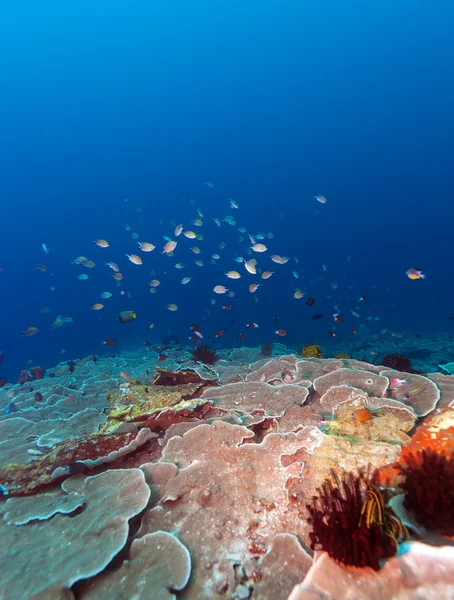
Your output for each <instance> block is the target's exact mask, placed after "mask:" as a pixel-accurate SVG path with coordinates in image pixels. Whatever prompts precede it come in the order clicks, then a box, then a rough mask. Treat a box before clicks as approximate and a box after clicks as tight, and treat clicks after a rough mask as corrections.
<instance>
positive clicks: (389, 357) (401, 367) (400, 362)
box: [381, 354, 413, 373]
mask: <svg viewBox="0 0 454 600" xmlns="http://www.w3.org/2000/svg"><path fill="white" fill-rule="evenodd" d="M381 364H382V365H383V366H385V367H388V368H389V369H394V370H395V371H403V372H404V373H412V372H413V369H412V366H411V360H410V359H409V358H407V357H406V356H403V355H402V354H386V355H385V356H384V357H383V360H382V362H381Z"/></svg>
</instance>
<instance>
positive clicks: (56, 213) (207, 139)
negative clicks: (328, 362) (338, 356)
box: [0, 0, 454, 381]
mask: <svg viewBox="0 0 454 600" xmlns="http://www.w3.org/2000/svg"><path fill="white" fill-rule="evenodd" d="M453 26H454V8H453V6H452V4H451V3H448V2H443V1H442V2H437V3H436V5H435V4H433V3H428V2H424V1H416V2H415V1H411V2H410V1H407V0H399V1H398V2H396V1H395V0H384V1H382V2H380V3H364V2H360V1H350V2H336V1H334V0H333V1H325V0H317V1H311V2H306V1H294V0H289V1H288V2H285V3H283V2H275V1H271V2H258V1H257V0H250V1H249V2H243V1H238V0H232V1H230V2H228V3H224V2H213V1H207V0H204V1H200V0H195V1H193V2H182V1H176V2H163V1H161V0H155V1H153V2H145V1H137V2H128V3H127V2H119V1H118V0H109V1H100V2H91V1H90V2H89V1H86V0H82V1H79V2H77V3H69V2H65V3H62V2H60V1H57V0H55V1H51V0H44V1H43V2H39V3H36V2H31V1H22V2H15V3H13V2H10V3H3V4H2V6H1V7H0V56H1V57H2V68H1V69H0V115H1V116H0V118H1V141H0V202H1V235H0V267H1V269H2V271H1V272H0V292H1V296H0V302H1V310H0V351H1V352H2V353H3V357H4V360H3V361H2V362H1V363H0V376H4V377H6V378H8V380H10V381H15V380H16V379H17V376H18V374H19V372H20V370H21V369H23V368H25V367H26V365H27V361H32V364H40V365H42V366H43V367H46V368H47V367H50V366H52V365H54V364H56V363H57V362H59V361H60V360H70V359H72V358H78V357H82V356H85V355H87V354H92V353H94V354H98V353H100V352H105V351H106V347H105V346H103V345H102V340H104V339H106V338H108V337H114V338H116V339H117V344H116V345H115V346H114V347H113V348H114V351H116V352H121V351H122V350H124V349H128V348H131V347H134V346H135V345H141V344H143V343H144V341H145V340H150V341H151V342H152V343H159V342H160V340H161V339H162V337H163V336H165V335H167V334H169V333H171V334H174V335H176V336H178V337H179V338H180V339H181V340H182V341H183V342H187V343H188V344H190V343H191V342H190V341H189V340H188V336H189V335H191V333H192V332H191V330H190V326H191V324H193V323H199V324H201V330H202V331H203V333H204V335H205V338H204V340H205V341H208V342H209V343H212V341H213V340H212V338H210V336H213V335H214V333H215V331H216V330H218V329H220V328H225V327H226V328H227V332H226V334H225V335H224V337H223V338H222V339H221V340H219V341H217V342H214V343H215V345H217V346H218V347H220V346H231V345H257V344H260V343H262V342H264V341H267V340H276V339H278V340H279V341H283V342H285V343H288V344H290V345H295V346H301V345H303V344H304V343H305V342H307V341H308V340H315V341H317V342H319V343H320V344H322V345H323V343H325V342H326V341H327V340H329V336H328V331H330V330H333V329H335V332H336V336H337V339H340V340H342V339H343V337H345V338H346V339H347V338H349V336H351V335H352V333H351V328H352V327H356V328H357V329H358V332H357V334H356V335H368V334H370V333H374V332H375V333H377V332H379V331H380V330H381V329H382V328H390V329H392V330H393V331H395V332H401V333H403V334H405V332H406V331H413V332H414V331H417V332H420V333H421V334H422V335H424V333H425V332H433V331H450V330H451V331H453V333H454V321H450V320H449V319H448V317H449V316H450V315H451V314H452V313H454V305H453V303H452V293H453V283H452V257H453V252H452V230H453V219H454V207H453V200H452V194H453V189H454V171H453V167H452V165H453V151H452V140H453V133H454V111H453V106H454V82H453V75H452V74H453V72H454V41H453V37H452V30H453ZM207 181H210V182H213V185H214V187H213V188H210V187H208V186H207V185H205V182H207ZM316 194H323V195H325V196H326V197H327V199H328V202H327V204H326V205H322V204H320V203H318V202H317V201H316V200H315V199H314V198H313V196H314V195H316ZM229 198H232V199H234V200H235V201H236V202H238V204H239V209H238V210H235V209H232V208H230V203H229V200H228V199H229ZM192 202H193V203H192ZM139 208H140V211H138V209H139ZM197 208H199V209H200V210H201V211H202V212H203V214H204V217H203V221H204V225H203V227H202V228H200V231H201V233H203V235H204V240H203V241H201V242H197V241H194V242H193V241H192V240H188V239H185V238H183V236H181V237H180V238H178V242H179V243H178V246H177V249H176V252H175V257H173V258H169V257H166V256H163V255H162V254H161V250H162V246H163V245H164V243H165V240H164V239H163V237H162V236H169V237H171V238H172V239H174V236H173V226H172V225H171V224H170V223H169V222H170V221H175V223H177V224H178V223H183V224H184V225H185V228H186V229H194V230H196V231H198V228H196V227H194V226H193V225H191V220H193V219H195V218H197V213H196V209H197ZM227 215H232V216H234V217H235V219H236V222H237V225H236V227H233V226H231V225H229V224H227V223H225V222H223V224H222V226H221V228H218V227H217V225H216V224H215V223H214V221H213V218H215V217H217V218H220V219H222V218H224V217H225V216H227ZM125 223H126V224H128V226H130V227H131V230H130V231H127V230H126V228H125ZM237 227H245V228H246V229H247V231H248V232H249V233H251V234H256V233H258V232H261V231H262V232H265V233H266V232H272V233H273V235H274V237H273V239H266V240H263V241H264V242H265V243H266V245H267V246H268V250H269V251H268V252H266V253H265V254H264V255H259V254H257V255H255V257H256V258H257V260H258V264H259V268H260V269H261V270H265V269H270V270H274V271H275V276H273V277H272V278H271V279H270V280H267V281H263V282H261V283H263V285H262V286H261V287H260V288H259V290H258V291H257V292H256V293H255V294H250V293H249V292H248V289H247V286H248V285H249V283H252V282H254V281H259V278H258V277H253V276H252V275H248V274H247V273H246V271H245V270H244V267H243V266H242V265H239V264H237V263H235V262H233V260H232V259H233V258H234V257H235V256H238V255H239V256H246V257H247V258H250V257H249V256H247V254H245V251H246V249H247V247H248V246H249V243H248V238H247V236H246V237H245V239H244V241H242V242H239V241H238V236H239V235H241V234H240V233H239V232H238V231H237ZM131 233H137V234H138V235H139V239H140V240H145V241H149V242H152V243H153V244H155V245H156V250H155V251H154V252H152V253H150V254H143V253H140V252H139V251H138V247H137V242H136V241H135V240H134V239H131ZM97 238H104V239H106V240H108V241H109V243H110V247H109V248H107V249H101V248H98V247H97V246H96V245H95V244H94V243H93V241H94V240H95V239H97ZM221 242H225V243H226V247H225V248H224V249H223V250H219V248H218V247H219V244H220V243H221ZM42 243H45V244H46V245H47V246H48V247H49V248H50V250H51V253H52V255H51V257H47V256H46V255H45V254H44V253H43V251H42V248H41V244H42ZM193 245H199V246H200V247H201V249H202V255H200V257H198V256H194V255H193V254H192V252H191V251H190V247H191V246H193ZM216 252H219V254H220V255H221V259H220V260H218V261H216V263H215V264H211V259H210V255H211V254H212V253H216ZM126 253H137V254H141V257H142V258H143V265H140V266H136V265H133V264H132V263H130V262H129V261H128V259H127V258H126V257H125V254H126ZM274 253H276V254H280V255H285V256H288V257H290V258H291V260H290V261H289V263H287V264H286V265H275V264H273V263H272V262H271V261H270V259H269V255H270V254H274ZM79 255H84V256H87V257H88V258H89V259H91V260H93V261H94V262H95V263H96V267H95V268H93V269H83V268H81V267H78V266H74V265H71V261H72V260H73V259H74V258H75V257H77V256H79ZM295 257H297V258H298V259H299V262H298V263H296V262H295ZM348 257H350V259H348ZM195 258H202V259H203V260H204V263H205V266H204V267H203V268H201V267H198V266H196V265H194V262H193V261H194V259H195ZM106 261H115V262H118V264H119V265H120V268H121V271H122V273H123V274H124V280H123V282H122V284H121V286H116V284H115V282H114V280H113V279H112V273H113V272H112V271H111V270H110V269H108V268H107V267H105V266H104V262H106ZM179 261H181V262H183V263H185V264H186V265H187V266H186V268H185V269H183V270H177V269H175V267H174V265H175V263H176V262H179ZM37 263H45V264H46V265H47V267H48V272H47V273H42V272H40V271H38V270H36V268H35V265H36V264H37ZM323 264H325V265H326V271H324V270H323V267H322V265H323ZM410 267H418V268H420V269H422V271H423V272H424V273H425V274H426V279H425V280H419V281H411V280H410V279H408V278H407V276H406V274H405V272H406V270H407V269H408V268H410ZM236 268H238V270H239V271H241V274H242V278H241V279H240V280H239V281H230V280H228V279H227V278H226V277H225V275H224V273H225V271H227V270H229V269H236ZM294 269H295V270H296V271H297V272H298V273H299V274H300V275H301V278H300V279H298V280H297V279H295V278H294V277H293V275H292V270H294ZM151 270H154V271H155V272H156V277H157V278H158V279H159V280H160V281H161V286H160V287H159V288H158V292H157V293H156V294H154V295H152V294H150V293H149V286H148V282H149V281H150V280H151V279H152V278H154V277H155V276H152V275H150V271H151ZM83 272H86V273H87V274H88V275H89V279H88V280H87V281H80V280H78V279H77V275H79V274H80V273H83ZM185 275H187V276H192V277H193V279H192V281H191V282H190V283H189V284H188V285H186V286H182V285H181V284H180V281H181V278H182V277H183V276H185ZM260 281H261V280H260ZM333 282H335V283H333ZM218 284H224V285H227V287H229V289H232V290H234V291H235V292H236V295H235V298H227V297H226V296H217V295H216V294H214V293H213V292H212V288H213V287H214V286H215V285H218ZM336 284H337V287H335V285H336ZM51 287H54V288H55V290H54V291H51ZM297 287H298V288H300V289H301V290H302V291H303V292H305V294H306V296H305V298H303V299H302V300H299V301H298V300H295V299H294V298H293V292H294V290H295V288H297ZM334 287H335V289H334ZM121 290H123V291H124V292H125V294H124V295H121V294H120V291H121ZM103 291H110V292H112V294H113V296H112V298H109V299H108V300H105V301H102V300H100V294H101V292H103ZM128 293H129V295H130V297H128ZM309 296H311V297H314V298H315V299H316V304H315V305H314V306H313V307H308V306H307V305H306V304H305V300H306V299H307V297H309ZM360 296H365V297H366V299H367V302H366V304H362V303H359V302H358V299H359V297H360ZM256 298H258V300H259V301H258V302H256V301H255V299H256ZM212 299H214V300H216V304H215V305H212V304H211V300H212ZM99 301H102V302H103V303H104V304H105V308H104V309H103V310H101V311H99V312H93V311H92V310H91V309H90V307H91V306H92V304H93V303H95V302H99ZM230 302H231V303H232V304H233V309H232V310H231V311H229V312H227V311H224V310H222V308H221V307H222V305H223V304H225V303H230ZM168 303H177V304H178V306H179V310H178V311H177V312H169V311H168V310H167V309H166V305H167V304H168ZM336 305H337V306H338V307H339V311H337V310H336V309H335V308H334V307H335V306H336ZM45 306H47V307H49V309H50V313H49V314H42V313H41V312H40V308H42V307H45ZM352 309H353V310H358V311H359V312H360V315H361V317H360V319H357V318H356V317H354V316H353V315H352V314H351V312H350V311H351V310H352ZM122 310H134V311H136V313H137V319H136V320H135V321H134V322H133V323H130V324H120V323H119V322H118V321H117V320H116V315H117V314H118V312H119V311H122ZM334 312H340V313H341V314H342V315H343V316H344V322H343V323H342V324H341V325H338V326H334V323H333V319H332V316H331V315H332V314H333V313H334ZM315 313H323V314H325V317H324V319H320V320H318V321H312V319H311V315H312V314H315ZM59 314H61V315H63V316H71V317H72V318H73V320H74V322H73V323H68V324H65V325H63V326H62V327H60V328H58V329H55V330H52V329H51V325H52V322H53V321H54V320H55V318H56V317H57V315H59ZM367 317H373V318H375V317H379V318H380V320H377V321H367ZM276 319H277V320H276ZM231 321H235V324H233V323H231ZM251 321H254V322H257V323H259V324H260V327H259V328H258V329H256V330H248V329H247V328H246V324H247V323H250V322H251ZM150 323H154V324H155V327H154V329H152V330H150V329H149V328H148V327H149V325H150ZM29 326H35V327H38V328H39V330H40V331H39V333H38V334H37V335H35V336H33V337H30V338H22V337H21V334H22V332H23V331H24V330H25V329H26V328H27V327H29ZM277 328H284V329H286V330H287V331H288V335H287V336H286V337H285V338H277V337H276V335H275V334H274V331H275V330H276V329H277ZM239 332H246V335H247V338H246V340H241V339H239V338H238V334H239ZM62 350H66V352H64V353H63V354H62ZM109 350H110V348H109Z"/></svg>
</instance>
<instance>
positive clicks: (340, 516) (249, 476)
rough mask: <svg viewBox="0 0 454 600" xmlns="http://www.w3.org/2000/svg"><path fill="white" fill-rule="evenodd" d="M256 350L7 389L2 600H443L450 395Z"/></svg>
mask: <svg viewBox="0 0 454 600" xmlns="http://www.w3.org/2000/svg"><path fill="white" fill-rule="evenodd" d="M263 350H264V349H263V347H261V346H258V347H256V348H236V349H231V350H216V351H214V350H212V349H210V348H207V347H204V346H197V347H196V348H195V349H194V350H193V351H191V350H188V349H185V348H184V347H183V346H181V345H178V344H171V345H169V346H168V347H166V349H165V352H163V349H162V347H161V346H159V347H153V346H147V347H146V348H145V349H143V348H141V349H140V350H137V351H131V352H125V353H122V354H121V356H114V355H111V356H104V357H99V358H98V359H97V360H96V361H94V360H93V358H92V357H89V358H86V359H77V360H73V361H70V362H71V364H72V365H73V366H72V368H71V369H69V368H68V364H69V363H68V361H66V362H64V363H61V364H60V365H57V366H56V367H55V368H53V369H50V370H48V372H47V373H46V374H45V375H44V377H43V378H41V379H34V380H33V381H32V382H31V381H28V380H27V381H26V382H24V383H22V384H14V385H12V384H8V383H6V384H5V385H4V386H3V387H2V388H0V533H1V537H2V544H3V549H4V551H3V553H1V555H0V567H1V568H0V598H21V599H22V598H23V599H24V600H26V599H28V598H30V599H31V598H45V599H46V600H54V599H55V600H57V599H60V598H63V597H65V598H74V597H77V598H80V599H81V600H84V599H85V598H87V599H88V598H101V599H102V598H119V599H122V598H124V599H125V600H126V598H130V597H132V596H133V595H134V596H137V597H138V598H139V597H150V598H151V597H153V598H163V599H164V598H166V599H167V598H168V599H170V598H175V597H184V598H186V599H187V600H204V599H208V598H209V599H214V600H223V599H225V598H237V599H240V598H250V599H252V600H287V599H288V598H289V597H291V598H299V599H304V600H308V599H309V598H310V599H311V600H312V598H313V593H315V592H314V590H317V593H318V594H319V595H320V596H321V595H323V594H325V595H324V596H323V597H326V598H328V599H329V600H333V598H336V600H337V598H347V597H349V598H355V600H357V599H362V598H364V599H366V598H367V599H368V600H383V598H385V597H386V598H389V599H392V598H394V596H393V594H394V592H396V594H397V593H398V592H399V591H402V590H403V591H402V594H406V595H402V596H397V595H396V598H399V600H400V599H401V598H405V599H407V600H413V599H414V600H419V599H420V598H421V597H424V598H425V599H429V598H430V599H431V598H434V597H436V598H442V597H443V598H444V597H448V596H446V594H445V596H443V594H444V593H445V590H446V589H447V587H446V586H448V585H451V584H453V585H454V576H452V573H454V552H452V548H450V547H449V546H448V545H443V540H444V538H443V537H442V536H451V537H452V535H453V529H452V516H451V515H452V514H454V510H452V509H453V493H452V480H453V466H452V455H453V448H454V408H453V407H452V406H451V404H452V402H453V400H454V395H453V392H454V383H453V381H454V378H453V377H452V376H450V375H445V374H443V375H442V374H439V373H438V374H436V373H432V374H430V375H428V376H426V375H423V374H415V373H414V372H411V373H404V372H403V371H401V370H396V369H397V365H394V366H393V367H392V368H391V366H390V367H388V368H386V367H385V366H383V365H378V364H377V365H374V364H371V363H368V362H366V361H364V360H358V359H357V358H352V359H350V358H347V357H346V356H344V355H339V357H338V358H326V359H323V358H320V354H321V350H320V348H319V347H318V346H316V345H315V344H314V345H312V346H311V349H310V351H309V352H310V353H311V357H310V358H301V356H300V355H299V354H298V353H296V352H292V350H291V349H289V348H287V347H285V346H283V345H282V344H280V343H278V342H274V343H273V345H272V346H271V345H270V346H267V347H266V349H265V353H264V352H263ZM196 351H197V352H196ZM269 352H270V353H271V354H270V355H268V353H269ZM264 354H265V355H264ZM163 355H164V356H163ZM401 366H402V365H399V367H401ZM419 367H420V365H418V371H419V372H420V373H425V372H427V371H426V370H424V369H420V368H419ZM397 379H399V381H400V383H399V386H398V387H396V386H395V385H393V383H392V382H394V381H395V380H397ZM369 474H373V476H369ZM393 494H396V495H397V496H396V497H397V498H403V500H402V503H403V506H404V508H405V509H406V510H407V513H408V514H410V515H412V516H413V518H414V520H415V522H416V525H415V527H412V526H411V524H408V523H407V520H406V516H405V518H404V515H400V513H399V511H398V510H397V508H396V513H393V511H392V509H391V508H390V506H392V507H393V509H394V508H395V506H394V504H393V501H394V498H391V496H392V495H393ZM388 500H389V503H388ZM404 503H405V504H404ZM398 517H399V518H402V521H400V520H399V518H398ZM403 523H405V525H406V526H407V525H408V529H407V528H406V527H405V526H404V525H403ZM422 530H423V531H428V532H431V531H432V532H434V534H436V535H437V536H438V539H437V543H438V546H439V547H437V548H432V547H431V546H429V545H428V543H421V542H419V541H415V538H416V536H420V535H421V531H422ZM407 535H408V540H407V541H406V542H404V540H405V538H406V536H407ZM440 537H441V541H440ZM424 540H426V538H424ZM426 541H430V538H429V537H427V540H426ZM448 541H449V540H448V539H447V538H446V543H448ZM402 544H403V546H402ZM440 544H441V545H440ZM401 546H402V547H401ZM401 550H402V551H401ZM314 556H317V560H315V561H314ZM18 557H19V558H18ZM418 561H422V566H421V568H420V569H419V570H417V569H416V568H415V563H416V562H418ZM440 565H441V566H440ZM402 569H408V570H409V573H411V574H412V575H411V577H413V579H412V580H411V581H409V580H408V579H405V578H404V577H403V576H402ZM435 574H437V575H436V576H435ZM415 578H419V579H417V580H416V579H415ZM389 581H396V582H398V585H397V586H395V587H396V589H393V588H392V586H390V584H389ZM323 586H325V587H326V590H327V591H326V593H325V592H323V594H322V591H321V590H322V588H323ZM330 586H331V587H330ZM336 586H337V587H336ZM331 589H332V593H331V591H328V590H331ZM383 589H386V590H387V592H386V595H385V596H383V594H382V592H381V590H383ZM421 590H423V592H421ZM440 590H441V591H440ZM347 592H348V594H349V595H348V596H347V595H346V594H347ZM388 592H389V593H388ZM420 593H423V596H421V595H419V596H418V594H420ZM437 593H438V596H436V594H437ZM311 594H312V595H311ZM330 594H331V595H330Z"/></svg>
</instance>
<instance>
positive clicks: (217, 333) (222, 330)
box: [216, 329, 226, 338]
mask: <svg viewBox="0 0 454 600" xmlns="http://www.w3.org/2000/svg"><path fill="white" fill-rule="evenodd" d="M225 331H226V330H225V329H218V330H217V331H216V337H217V338H220V337H222V336H223V335H224V333H225Z"/></svg>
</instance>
